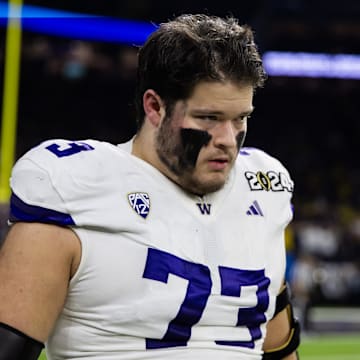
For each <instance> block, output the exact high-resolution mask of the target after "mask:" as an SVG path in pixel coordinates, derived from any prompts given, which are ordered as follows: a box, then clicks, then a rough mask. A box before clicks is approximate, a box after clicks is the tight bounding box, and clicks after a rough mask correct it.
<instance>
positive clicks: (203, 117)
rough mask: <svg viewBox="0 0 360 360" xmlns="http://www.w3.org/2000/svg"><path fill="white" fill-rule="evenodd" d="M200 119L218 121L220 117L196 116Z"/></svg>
mask: <svg viewBox="0 0 360 360" xmlns="http://www.w3.org/2000/svg"><path fill="white" fill-rule="evenodd" d="M196 117H197V118H198V119H200V120H209V121H216V120H218V117H217V116H216V115H198V116H196Z"/></svg>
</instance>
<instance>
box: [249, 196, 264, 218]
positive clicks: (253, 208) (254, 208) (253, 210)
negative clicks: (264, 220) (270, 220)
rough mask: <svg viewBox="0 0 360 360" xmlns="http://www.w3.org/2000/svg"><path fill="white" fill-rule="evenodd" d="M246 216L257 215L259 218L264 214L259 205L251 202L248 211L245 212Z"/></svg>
mask: <svg viewBox="0 0 360 360" xmlns="http://www.w3.org/2000/svg"><path fill="white" fill-rule="evenodd" d="M246 215H250V216H251V215H259V216H264V213H263V212H262V210H261V208H260V205H259V203H258V202H257V201H256V200H255V201H253V203H252V204H251V205H250V207H249V209H248V211H247V212H246Z"/></svg>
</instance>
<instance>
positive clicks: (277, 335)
mask: <svg viewBox="0 0 360 360" xmlns="http://www.w3.org/2000/svg"><path fill="white" fill-rule="evenodd" d="M278 299H280V304H279V301H277V310H278V312H277V311H275V313H276V312H277V313H276V315H275V316H274V317H273V318H272V319H271V320H270V321H269V322H268V324H267V335H266V337H265V340H264V345H263V349H264V352H265V354H264V357H263V358H264V359H268V360H271V359H282V360H297V359H298V355H297V353H296V348H297V346H298V342H299V332H298V329H297V326H298V324H297V323H296V320H295V319H294V314H293V309H292V305H291V303H290V299H289V296H288V289H287V288H286V285H283V287H282V288H281V290H280V292H279V295H278ZM294 348H295V350H293V349H294ZM282 353H285V354H288V355H286V356H282V355H281V354H282Z"/></svg>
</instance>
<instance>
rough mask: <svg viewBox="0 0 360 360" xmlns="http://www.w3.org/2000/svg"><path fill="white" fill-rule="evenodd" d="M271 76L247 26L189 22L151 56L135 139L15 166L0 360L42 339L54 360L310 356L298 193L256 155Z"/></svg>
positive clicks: (41, 155) (163, 35) (164, 31)
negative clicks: (294, 248)
mask: <svg viewBox="0 0 360 360" xmlns="http://www.w3.org/2000/svg"><path fill="white" fill-rule="evenodd" d="M265 77H266V75H265V72H264V69H263V66H262V61H261V58H260V56H259V53H258V50H257V46H256V44H255V43H254V38H253V33H252V31H251V29H250V28H249V27H248V26H246V25H244V26H241V25H239V24H238V21H237V20H236V19H234V18H231V17H230V18H219V17H215V16H207V15H201V14H199V15H182V16H179V17H177V18H175V19H174V20H172V21H169V22H167V23H164V24H161V25H160V26H159V28H158V29H157V30H156V31H155V32H154V33H152V34H151V35H150V37H149V38H148V40H147V41H146V43H145V44H144V46H143V47H142V48H141V49H140V51H139V66H138V74H137V92H136V96H135V104H136V108H137V122H138V131H137V133H136V135H135V136H134V138H133V139H131V140H130V141H128V142H127V143H123V144H120V145H118V146H115V145H112V144H110V143H106V142H101V141H97V140H81V141H73V140H63V139H52V140H48V141H45V142H43V143H42V144H40V145H39V146H37V147H35V148H33V149H31V150H30V151H29V152H28V153H26V154H25V155H24V156H22V157H21V158H20V159H19V160H18V161H17V163H16V164H15V166H14V169H13V172H12V177H11V188H12V197H11V213H10V222H11V223H12V226H11V229H10V231H9V234H8V236H7V239H6V240H5V242H4V245H3V247H2V249H1V253H0V279H1V281H0V322H1V325H0V359H1V360H2V359H10V358H11V359H16V360H20V359H21V360H34V359H37V358H38V355H39V353H40V351H41V349H42V348H43V344H45V347H46V354H47V357H48V359H49V360H52V359H57V360H60V359H72V360H75V359H82V360H83V359H99V360H115V359H116V360H121V359H127V360H128V359H134V360H137V359H139V360H140V359H141V360H145V359H157V360H160V359H167V360H168V359H174V360H176V359H192V360H193V359H208V360H215V359H217V360H218V359H223V360H235V359H236V360H245V359H246V360H250V359H251V360H256V359H287V360H292V359H297V354H296V349H297V347H298V345H299V327H298V323H297V321H296V320H295V319H294V317H293V315H292V311H291V303H290V300H289V297H288V296H287V292H286V286H285V285H284V275H285V241H284V229H285V228H286V226H287V224H288V223H289V221H290V220H291V218H292V210H291V204H290V201H291V195H292V192H293V182H292V180H291V179H290V176H289V174H288V172H287V170H286V169H285V168H284V166H283V165H282V164H281V163H280V162H279V161H278V160H276V159H275V158H273V157H271V156H270V155H268V154H266V153H265V152H263V151H261V150H257V149H254V148H245V147H243V143H244V139H245V135H246V131H247V126H248V120H249V118H250V115H251V113H252V112H253V109H254V108H253V95H254V92H255V89H256V88H258V87H261V86H263V83H264V80H265ZM99 127H101V119H99Z"/></svg>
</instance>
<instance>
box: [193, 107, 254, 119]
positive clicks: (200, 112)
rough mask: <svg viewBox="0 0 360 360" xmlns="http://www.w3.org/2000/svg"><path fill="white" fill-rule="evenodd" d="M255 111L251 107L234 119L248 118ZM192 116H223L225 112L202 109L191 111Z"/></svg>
mask: <svg viewBox="0 0 360 360" xmlns="http://www.w3.org/2000/svg"><path fill="white" fill-rule="evenodd" d="M254 110H255V107H252V108H251V109H249V110H246V111H242V112H241V113H240V114H237V115H236V116H235V118H239V117H243V116H249V115H251V114H252V112H253V111H254ZM191 113H192V114H195V115H209V114H211V115H220V116H221V115H224V114H225V112H224V111H220V110H214V109H205V108H202V109H192V111H191Z"/></svg>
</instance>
